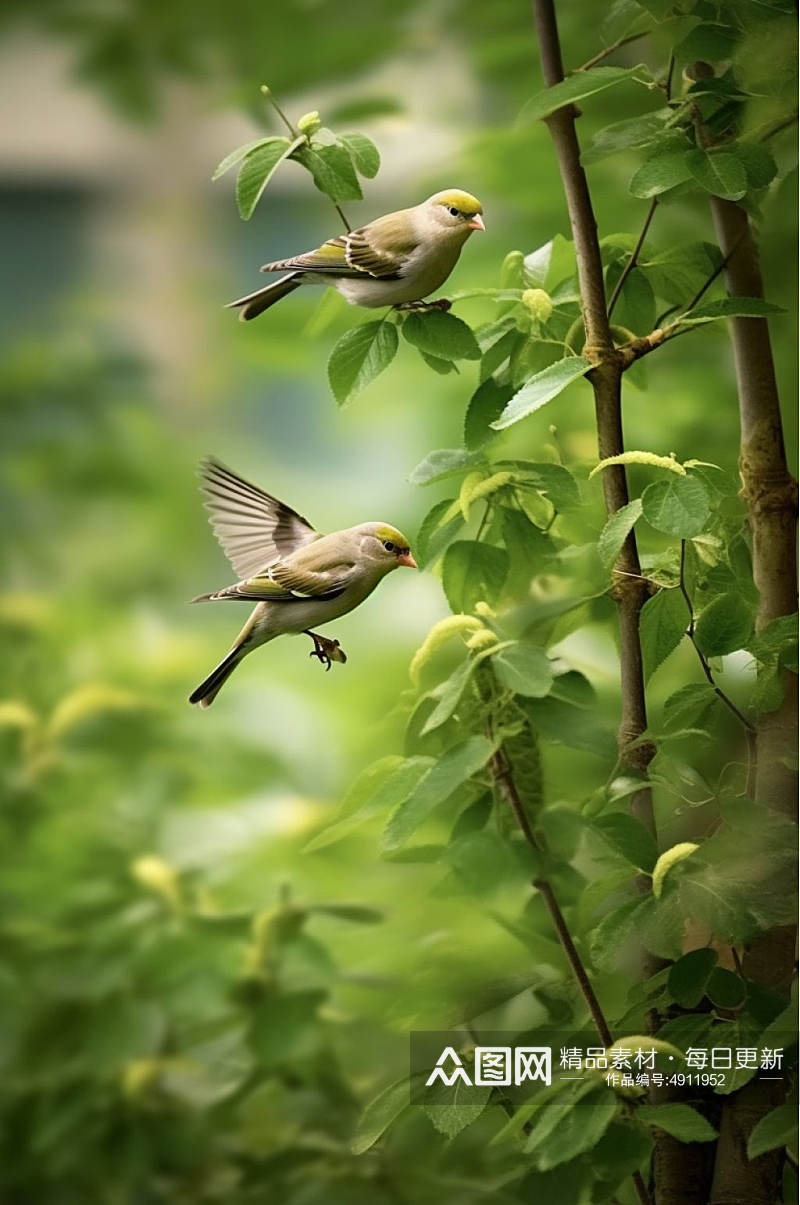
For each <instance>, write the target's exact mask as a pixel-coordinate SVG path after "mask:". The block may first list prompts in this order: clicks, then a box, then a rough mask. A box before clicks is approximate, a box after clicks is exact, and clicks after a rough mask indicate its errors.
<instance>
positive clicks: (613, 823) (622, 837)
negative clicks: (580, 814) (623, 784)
mask: <svg viewBox="0 0 800 1205" xmlns="http://www.w3.org/2000/svg"><path fill="white" fill-rule="evenodd" d="M592 828H593V829H594V831H595V832H596V833H599V835H600V836H601V837H602V838H603V840H604V841H605V842H606V843H607V844H608V845H610V846H611V848H612V849H613V850H614V851H615V852H616V853H618V854H619V855H620V856H621V857H623V858H625V860H626V861H627V862H630V864H631V865H632V866H636V867H638V869H639V870H643V871H645V873H647V874H649V873H650V871H651V870H652V869H653V867H654V866H655V864H656V859H657V858H658V847H657V846H656V843H655V839H654V837H653V836H652V834H651V833H649V832H648V831H647V829H646V828H645V826H644V825H643V824H642V822H641V821H640V820H637V819H636V817H635V816H631V815H629V814H628V813H627V812H609V813H608V814H607V815H605V816H599V817H598V818H597V819H596V820H594V821H593V822H592Z"/></svg>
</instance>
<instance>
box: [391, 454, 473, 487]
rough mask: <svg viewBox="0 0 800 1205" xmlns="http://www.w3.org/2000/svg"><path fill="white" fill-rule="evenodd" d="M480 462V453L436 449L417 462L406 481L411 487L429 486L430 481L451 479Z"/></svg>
mask: <svg viewBox="0 0 800 1205" xmlns="http://www.w3.org/2000/svg"><path fill="white" fill-rule="evenodd" d="M481 462H483V457H482V456H481V454H480V452H471V451H470V450H469V449H468V448H438V449H437V450H436V451H435V452H430V453H429V455H427V456H426V457H425V459H424V460H421V461H420V462H419V464H418V465H417V467H416V468H415V469H413V470H412V472H411V474H410V475H409V478H408V480H409V481H410V482H411V484H412V485H430V483H431V482H432V481H441V480H442V478H443V477H452V476H454V475H455V474H457V473H461V472H463V471H464V469H468V468H471V466H472V465H474V464H480V463H481Z"/></svg>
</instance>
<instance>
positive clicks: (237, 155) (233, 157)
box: [211, 138, 288, 180]
mask: <svg viewBox="0 0 800 1205" xmlns="http://www.w3.org/2000/svg"><path fill="white" fill-rule="evenodd" d="M275 141H278V142H284V143H285V142H287V141H288V139H286V138H279V139H275V138H256V139H254V140H253V142H246V143H245V144H244V146H238V147H237V148H236V150H235V151H231V152H230V154H229V155H226V156H225V158H224V159H223V160H222V161H221V162H220V163H219V164H218V165H217V167H216V168H215V169H214V175H213V176H212V177H211V179H212V180H219V178H220V176H224V175H225V172H227V171H228V170H229V169H230V168H232V167H235V166H236V164H237V163H241V161H242V159H244V158H246V156H247V155H249V154H250V152H251V151H255V150H256V149H257V148H258V147H261V146H263V145H264V143H265V142H275Z"/></svg>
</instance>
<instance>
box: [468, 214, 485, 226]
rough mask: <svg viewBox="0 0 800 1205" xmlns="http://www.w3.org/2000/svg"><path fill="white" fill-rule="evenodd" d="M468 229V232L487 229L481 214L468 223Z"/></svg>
mask: <svg viewBox="0 0 800 1205" xmlns="http://www.w3.org/2000/svg"><path fill="white" fill-rule="evenodd" d="M467 229H468V230H485V229H486V227H485V226H484V224H483V218H482V217H481V215H480V214H479V213H476V214H475V217H474V218H473V219H472V221H470V222H467Z"/></svg>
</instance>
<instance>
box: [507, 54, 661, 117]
mask: <svg viewBox="0 0 800 1205" xmlns="http://www.w3.org/2000/svg"><path fill="white" fill-rule="evenodd" d="M645 73H647V68H646V67H644V66H643V65H642V64H640V65H639V66H638V67H592V68H591V69H590V70H589V71H576V72H575V74H574V75H571V76H569V78H568V79H565V80H562V81H561V83H560V84H554V85H553V87H552V88H545V89H544V90H543V91H541V92H537V94H536V96H534V97H532V98H531V99H530V100H529V101H528V102H527V104H525V105H524V106H523V109H522V112H521V113H520V115H519V119H520V121H538V120H540V119H541V118H542V117H548V116H549V115H550V114H551V113H555V111H556V109H561V108H563V106H564V105H569V104H574V102H575V101H578V100H583V98H584V97H586V96H593V95H594V94H595V93H596V92H602V91H604V90H605V89H606V88H613V87H614V86H615V85H616V84H621V83H624V81H625V80H629V79H633V77H634V76H635V75H642V74H645Z"/></svg>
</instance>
